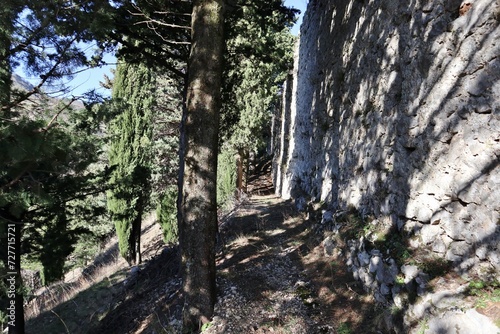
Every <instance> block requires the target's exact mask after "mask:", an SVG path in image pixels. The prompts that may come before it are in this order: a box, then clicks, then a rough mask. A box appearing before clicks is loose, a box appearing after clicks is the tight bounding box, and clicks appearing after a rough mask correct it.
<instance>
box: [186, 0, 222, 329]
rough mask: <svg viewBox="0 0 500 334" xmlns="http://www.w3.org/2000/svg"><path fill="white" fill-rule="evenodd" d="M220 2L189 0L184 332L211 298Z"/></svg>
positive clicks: (206, 310)
mask: <svg viewBox="0 0 500 334" xmlns="http://www.w3.org/2000/svg"><path fill="white" fill-rule="evenodd" d="M223 8H224V1H223V0H195V1H193V13H192V23H191V27H192V35H191V43H192V44H191V54H190V56H189V65H188V78H187V91H186V95H187V96H186V108H185V115H184V122H185V123H184V124H183V131H184V134H183V136H184V138H183V146H184V147H183V148H182V149H181V158H182V160H183V161H181V164H183V166H182V167H181V170H182V169H183V171H184V175H183V180H182V182H181V184H182V187H181V188H182V189H180V192H179V193H180V196H181V198H180V200H179V206H180V207H179V216H178V217H179V241H180V247H181V257H182V277H183V293H184V298H185V299H184V310H183V325H184V332H190V331H194V330H197V329H198V328H199V327H200V326H201V325H202V324H204V323H207V322H209V321H210V318H211V317H212V315H213V308H214V304H215V298H216V289H215V238H216V232H217V202H216V182H217V149H218V129H219V109H220V90H221V80H222V52H223V47H224V36H223Z"/></svg>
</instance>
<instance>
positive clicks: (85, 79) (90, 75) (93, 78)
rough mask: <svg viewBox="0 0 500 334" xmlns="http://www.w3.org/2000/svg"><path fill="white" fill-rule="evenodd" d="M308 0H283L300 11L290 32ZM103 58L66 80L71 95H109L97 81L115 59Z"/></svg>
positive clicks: (296, 30) (297, 28)
mask: <svg viewBox="0 0 500 334" xmlns="http://www.w3.org/2000/svg"><path fill="white" fill-rule="evenodd" d="M308 2H309V0H285V5H286V6H288V7H293V8H296V9H299V10H300V11H301V13H300V16H299V18H298V20H297V23H296V24H295V26H294V27H293V28H292V34H294V35H298V33H299V29H300V24H301V23H302V16H303V15H304V12H305V11H306V7H307V3H308ZM105 60H106V61H107V62H109V63H111V64H112V65H107V66H103V67H101V68H95V69H91V70H88V71H84V72H81V73H79V74H77V75H76V76H75V77H74V78H73V80H71V81H69V82H68V85H69V86H71V87H73V90H72V93H71V94H72V95H74V96H80V95H83V93H85V92H87V91H89V90H91V89H97V91H98V92H99V93H101V94H104V95H108V96H109V95H110V91H109V90H107V89H104V88H102V87H101V86H100V85H99V81H103V78H104V75H108V76H109V77H111V78H112V77H113V75H112V74H111V69H112V68H114V67H115V64H114V63H115V62H116V59H115V58H114V56H113V55H108V56H107V57H106V58H105Z"/></svg>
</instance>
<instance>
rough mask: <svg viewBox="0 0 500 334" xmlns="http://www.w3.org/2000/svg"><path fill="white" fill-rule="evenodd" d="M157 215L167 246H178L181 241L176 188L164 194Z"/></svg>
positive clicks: (169, 189) (170, 188)
mask: <svg viewBox="0 0 500 334" xmlns="http://www.w3.org/2000/svg"><path fill="white" fill-rule="evenodd" d="M156 215H157V216H158V221H159V223H160V225H161V228H162V230H163V241H164V242H165V243H167V244H176V243H177V242H178V240H179V231H178V226H177V188H176V187H169V188H168V189H167V190H166V192H165V194H163V196H162V197H161V201H160V202H159V204H158V208H157V209H156Z"/></svg>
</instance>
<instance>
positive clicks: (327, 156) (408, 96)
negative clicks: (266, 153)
mask: <svg viewBox="0 0 500 334" xmlns="http://www.w3.org/2000/svg"><path fill="white" fill-rule="evenodd" d="M467 4H468V5H467ZM467 4H463V3H462V2H461V1H457V0H436V1H429V0H408V1H400V0H311V1H309V5H308V9H307V12H306V14H305V17H304V22H303V24H302V27H301V32H300V43H299V44H298V46H297V51H296V53H297V54H296V60H295V64H294V70H293V73H292V74H291V75H290V79H289V80H288V81H287V83H286V85H285V89H284V92H283V108H282V109H281V111H280V113H279V114H278V115H276V120H277V121H276V122H275V129H274V133H275V135H277V137H276V140H275V153H276V155H275V166H274V167H275V173H274V179H275V185H277V187H276V189H277V192H278V193H279V194H280V195H281V196H282V197H284V198H290V197H295V198H307V199H308V200H311V201H313V202H320V201H322V202H325V203H327V205H328V206H329V209H330V211H331V212H335V211H338V210H345V209H347V208H348V207H351V208H356V209H357V210H358V211H359V212H360V213H361V214H362V215H371V216H373V217H375V218H377V219H378V220H379V221H383V222H385V223H387V222H389V224H392V226H394V227H395V228H397V229H398V230H399V231H406V232H407V235H408V243H409V247H412V248H414V249H426V250H428V251H429V252H431V253H432V254H434V255H435V256H438V257H441V258H443V259H446V260H448V261H450V262H452V263H453V264H454V268H455V269H456V270H457V271H459V272H460V273H461V274H462V275H473V276H478V275H479V276H490V277H491V275H493V276H496V277H497V278H498V277H499V275H498V274H499V273H500V236H499V234H500V213H499V210H500V205H499V204H500V168H499V161H500V160H499V159H500V158H499V156H500V26H499V23H500V1H497V0H476V1H468V2H467ZM460 8H462V10H461V11H460Z"/></svg>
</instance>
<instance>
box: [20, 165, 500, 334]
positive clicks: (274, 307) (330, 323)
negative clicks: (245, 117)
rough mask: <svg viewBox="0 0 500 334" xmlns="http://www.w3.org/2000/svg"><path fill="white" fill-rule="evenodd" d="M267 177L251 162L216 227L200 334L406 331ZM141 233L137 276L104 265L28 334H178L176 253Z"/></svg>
mask: <svg viewBox="0 0 500 334" xmlns="http://www.w3.org/2000/svg"><path fill="white" fill-rule="evenodd" d="M269 175H270V164H269V163H262V164H260V165H258V166H257V167H256V170H255V172H254V175H253V176H252V177H251V178H250V184H249V192H250V196H249V197H248V198H247V199H245V200H244V201H243V202H242V203H240V204H239V205H238V206H237V207H236V208H235V210H233V211H231V212H230V213H228V214H226V215H225V216H224V218H222V220H221V222H220V243H221V245H220V246H219V251H218V256H217V267H218V274H217V286H218V302H217V304H216V305H215V314H214V318H213V321H212V322H211V323H210V324H209V326H207V328H205V329H204V333H210V334H222V333H228V334H229V333H235V334H236V333H304V334H309V333H312V334H314V333H342V334H348V333H393V332H394V333H398V332H399V333H404V332H407V329H406V330H403V329H402V328H403V326H402V322H403V314H402V312H401V311H402V310H400V309H398V308H395V307H392V308H391V307H386V306H382V305H380V304H379V303H377V302H376V301H375V300H374V299H373V297H371V295H370V294H367V293H365V291H364V290H363V289H362V288H361V285H360V284H359V283H358V282H357V281H356V280H354V278H353V275H352V273H350V272H347V270H346V265H345V263H344V261H345V260H344V258H343V257H342V252H341V248H335V250H334V251H333V252H332V251H331V250H330V249H327V248H328V246H327V245H326V244H324V242H323V241H324V239H325V237H324V232H323V231H322V230H320V229H318V228H317V227H318V223H319V222H318V219H317V217H318V214H315V213H314V212H309V213H300V212H298V211H297V210H296V208H295V205H294V203H293V202H292V201H285V200H282V199H280V198H277V197H275V196H274V195H273V189H272V183H271V181H270V176H269ZM144 232H145V235H148V237H146V238H144V241H145V242H144V245H146V249H145V254H146V256H145V258H147V259H148V260H147V261H146V263H144V264H143V265H142V266H141V267H140V268H139V269H140V270H138V269H129V268H126V266H125V265H123V266H121V265H118V266H117V265H116V263H115V264H114V265H115V267H113V266H112V265H111V264H109V265H108V266H107V267H108V268H114V269H113V270H114V271H113V272H111V271H107V273H106V275H102V277H101V278H100V279H95V280H94V283H93V284H91V285H89V286H88V288H87V289H85V290H83V291H81V292H79V293H78V294H77V295H75V296H73V297H72V298H70V299H68V300H66V301H65V302H63V303H62V304H60V305H58V306H56V307H54V308H53V309H52V310H50V311H46V312H45V313H42V314H41V315H40V316H39V317H37V318H35V319H33V320H31V321H29V322H28V333H117V334H124V333H151V334H152V333H157V334H158V333H179V332H180V315H181V310H182V294H181V292H180V287H181V280H180V277H179V275H178V269H179V262H178V253H177V250H176V249H175V248H170V247H166V246H165V245H163V244H162V242H161V234H160V231H159V229H158V227H157V225H156V224H147V226H146V227H145V231H144ZM148 233H149V234H148ZM146 240H147V241H146ZM445 279H447V280H448V279H449V280H450V281H451V282H450V285H449V287H451V286H452V285H451V284H452V283H454V284H455V285H457V286H460V284H461V283H460V282H458V281H456V278H454V277H448V278H445ZM441 284H442V283H441ZM479 290H480V289H478V291H479ZM469 295H470V294H469ZM484 296H485V295H484V294H483V297H484ZM468 298H469V300H468V301H467V305H471V304H474V301H472V300H470V298H472V296H469V297H468ZM493 300H494V299H493V298H485V299H484V303H483V304H482V307H483V308H482V309H480V312H483V313H485V314H488V313H489V314H488V315H490V316H491V317H492V318H493V319H494V318H495V317H497V318H498V314H496V315H495V312H497V313H498V309H499V308H498V306H499V303H498V302H494V301H493ZM455 301H456V299H455ZM460 305H461V304H460V303H459V305H457V307H460ZM464 305H465V302H464ZM495 310H496V311H495ZM463 314H464V317H465V319H466V320H467V319H469V318H467V317H466V316H467V315H466V313H465V312H463ZM470 319H472V318H470ZM482 325H484V324H481V326H482ZM429 326H431V328H438V326H440V325H439V323H433V322H432V321H428V320H427V318H422V321H421V322H419V323H417V324H415V328H414V332H415V333H417V332H418V333H433V332H432V331H429V330H428V329H429ZM432 326H434V327H432ZM426 330H427V331H426ZM436 333H437V332H436ZM443 333H455V332H453V331H447V332H443ZM457 333H458V332H457Z"/></svg>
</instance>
